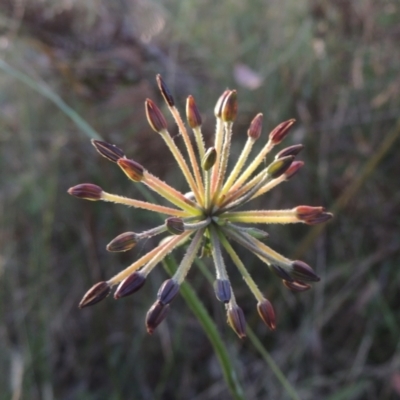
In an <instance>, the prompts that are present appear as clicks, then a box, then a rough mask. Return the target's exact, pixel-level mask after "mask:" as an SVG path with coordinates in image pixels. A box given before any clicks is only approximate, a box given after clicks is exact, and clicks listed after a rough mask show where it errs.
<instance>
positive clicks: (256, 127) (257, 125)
mask: <svg viewBox="0 0 400 400" xmlns="http://www.w3.org/2000/svg"><path fill="white" fill-rule="evenodd" d="M262 121H263V115H262V114H261V113H260V114H257V115H256V116H255V117H254V118H253V120H252V121H251V123H250V126H249V129H248V130H247V136H248V137H250V138H252V139H253V140H257V139H258V138H259V137H260V135H261V131H262Z"/></svg>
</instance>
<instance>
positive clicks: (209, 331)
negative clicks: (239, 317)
mask: <svg viewBox="0 0 400 400" xmlns="http://www.w3.org/2000/svg"><path fill="white" fill-rule="evenodd" d="M163 263H164V268H165V269H166V271H167V272H168V273H169V274H171V275H172V274H173V273H174V270H175V265H174V264H175V263H174V261H173V260H172V258H171V257H170V256H168V257H166V258H165V259H164V261H163ZM180 294H181V295H182V297H183V298H184V299H185V301H186V303H187V304H188V306H189V308H190V309H191V310H192V311H193V314H194V315H195V316H196V318H197V319H198V320H199V321H200V324H201V325H202V327H203V329H204V332H205V333H206V335H207V337H208V339H209V340H210V342H211V345H212V346H213V348H214V352H215V354H216V355H217V357H218V360H219V363H220V365H221V368H222V372H223V374H224V378H225V381H226V384H227V385H228V388H229V390H230V391H231V394H232V396H233V398H234V399H235V400H245V397H244V393H243V389H242V387H241V385H240V382H239V380H238V377H237V375H236V371H235V370H234V369H233V367H232V361H231V360H230V359H229V354H228V350H227V349H226V347H225V345H224V342H223V341H222V339H221V336H220V334H219V332H218V330H217V328H216V326H215V324H214V322H213V320H212V319H211V318H210V316H209V315H208V312H207V310H206V309H205V307H204V305H203V303H202V302H201V301H200V299H199V298H198V296H197V295H196V293H195V292H194V290H193V289H192V287H191V286H190V285H189V283H187V282H184V283H182V285H181V290H180Z"/></svg>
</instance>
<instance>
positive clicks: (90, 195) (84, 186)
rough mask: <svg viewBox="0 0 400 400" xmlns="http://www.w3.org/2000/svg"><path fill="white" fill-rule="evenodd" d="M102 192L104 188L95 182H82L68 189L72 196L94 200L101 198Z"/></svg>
mask: <svg viewBox="0 0 400 400" xmlns="http://www.w3.org/2000/svg"><path fill="white" fill-rule="evenodd" d="M102 192H103V189H102V188H101V187H100V186H97V185H93V183H81V184H80V185H76V186H73V187H72V188H69V189H68V193H69V194H70V195H71V196H75V197H78V198H79V199H85V200H92V201H97V200H101V193H102Z"/></svg>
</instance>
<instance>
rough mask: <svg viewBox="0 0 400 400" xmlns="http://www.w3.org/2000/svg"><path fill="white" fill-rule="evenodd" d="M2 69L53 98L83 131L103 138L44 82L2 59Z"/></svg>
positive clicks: (93, 137) (90, 135)
mask: <svg viewBox="0 0 400 400" xmlns="http://www.w3.org/2000/svg"><path fill="white" fill-rule="evenodd" d="M0 69H2V70H3V71H4V72H5V73H7V74H9V75H11V76H12V77H14V78H15V79H17V80H19V81H20V82H22V83H25V85H27V86H29V87H30V88H31V89H33V90H36V92H38V93H40V94H41V95H43V96H44V97H46V98H48V99H49V100H51V101H52V102H53V103H54V104H55V105H56V106H57V107H58V108H59V109H60V110H61V111H62V112H63V113H64V114H65V115H67V116H68V117H70V118H71V119H72V121H74V122H75V124H76V125H77V126H78V128H80V129H82V131H83V132H84V133H85V134H86V135H87V136H89V137H90V138H92V139H101V136H100V135H99V134H98V133H97V132H96V131H95V130H94V129H93V128H92V127H91V126H90V125H89V124H88V123H87V122H86V121H85V120H84V119H83V118H82V117H81V116H80V115H79V114H78V113H77V112H76V111H74V110H73V109H72V108H71V107H70V106H69V105H68V104H67V103H65V101H64V100H63V99H62V98H61V97H59V96H58V95H57V94H56V93H55V92H53V90H51V89H50V88H49V87H48V86H47V85H46V84H45V83H44V82H37V81H35V80H34V79H33V78H31V77H30V76H28V75H26V74H24V73H23V72H21V71H18V70H16V69H15V68H13V67H12V66H11V65H9V64H7V63H6V62H5V61H4V60H1V59H0Z"/></svg>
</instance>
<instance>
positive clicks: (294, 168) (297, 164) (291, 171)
mask: <svg viewBox="0 0 400 400" xmlns="http://www.w3.org/2000/svg"><path fill="white" fill-rule="evenodd" d="M303 166H304V162H303V161H293V162H292V163H291V164H290V167H289V168H288V169H287V170H286V172H285V174H284V175H285V179H286V180H288V179H290V178H291V177H292V176H294V175H296V174H297V172H298V171H299V169H300V168H302V167H303Z"/></svg>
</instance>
